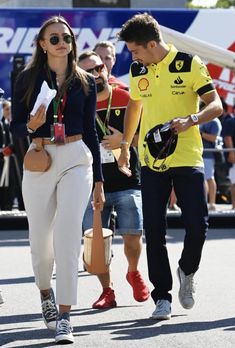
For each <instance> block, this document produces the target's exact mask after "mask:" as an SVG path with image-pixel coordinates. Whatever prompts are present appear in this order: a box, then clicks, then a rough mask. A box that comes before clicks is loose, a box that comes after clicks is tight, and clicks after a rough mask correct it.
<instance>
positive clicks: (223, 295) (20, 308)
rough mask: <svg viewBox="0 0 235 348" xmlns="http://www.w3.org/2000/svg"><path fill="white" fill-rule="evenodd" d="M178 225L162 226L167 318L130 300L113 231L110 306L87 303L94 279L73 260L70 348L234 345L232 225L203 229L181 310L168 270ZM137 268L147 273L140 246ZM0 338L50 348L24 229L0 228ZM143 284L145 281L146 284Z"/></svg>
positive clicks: (95, 288) (176, 251) (94, 293)
mask: <svg viewBox="0 0 235 348" xmlns="http://www.w3.org/2000/svg"><path fill="white" fill-rule="evenodd" d="M182 239H183V231H182V230H169V234H168V251H169V256H170V261H171V266H172V270H173V271H174V289H173V291H172V293H173V316H172V319H171V320H170V321H154V320H152V319H150V318H149V316H150V314H151V313H152V311H153V309H154V304H153V302H152V300H151V299H150V300H148V301H147V302H145V303H137V302H135V301H134V299H133V298H132V292H131V288H130V286H129V284H128V283H127V282H126V280H125V273H126V261H125V258H124V256H123V246H122V241H121V239H120V238H115V239H114V244H113V250H114V255H115V256H114V258H113V261H112V270H113V279H114V286H115V290H116V296H117V302H118V307H117V308H115V309H112V310H106V311H99V310H92V309H91V304H92V302H93V301H94V300H95V299H96V298H97V297H98V295H99V291H100V286H99V285H98V282H97V279H96V277H95V276H91V275H88V274H87V273H86V272H82V263H81V262H80V273H79V290H78V298H79V300H78V305H77V306H76V307H74V308H73V311H72V317H71V319H72V323H73V325H74V335H75V344H74V345H73V347H82V348H83V347H104V348H106V347H114V348H115V347H122V348H123V347H128V348H129V347H158V348H171V347H176V348H177V347H181V348H204V347H205V348H210V347H213V348H234V347H235V295H234V294H235V275H234V274H235V273H234V267H235V266H234V265H235V231H234V230H233V229H228V230H223V229H219V230H210V231H209V233H208V239H207V242H206V244H205V248H204V253H203V258H202V263H201V268H200V270H199V272H198V273H197V277H196V280H197V303H196V305H195V307H194V308H193V309H192V310H190V311H187V310H184V309H183V308H181V306H180V305H179V303H178V299H177V291H178V281H177V279H176V275H175V270H176V268H177V260H178V258H179V255H180V252H181V248H182ZM140 269H141V271H142V273H143V275H144V277H145V278H146V279H147V269H146V255H145V248H144V249H143V253H142V256H141V262H140ZM0 274H1V280H0V287H1V289H2V292H3V295H4V297H5V303H4V304H3V305H1V306H0V313H1V317H0V345H2V346H3V347H14V348H18V347H38V348H39V347H53V346H54V337H53V333H51V332H49V331H48V330H47V329H46V328H45V327H44V324H43V323H42V321H41V314H40V303H39V295H38V291H37V289H36V287H35V285H34V280H33V274H32V269H31V259H30V251H29V246H28V240H27V231H0ZM149 286H150V288H151V285H150V284H149Z"/></svg>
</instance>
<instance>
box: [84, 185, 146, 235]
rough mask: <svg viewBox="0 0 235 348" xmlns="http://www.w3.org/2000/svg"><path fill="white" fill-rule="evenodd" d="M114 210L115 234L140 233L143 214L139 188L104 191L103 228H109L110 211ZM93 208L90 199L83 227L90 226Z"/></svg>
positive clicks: (87, 227)
mask: <svg viewBox="0 0 235 348" xmlns="http://www.w3.org/2000/svg"><path fill="white" fill-rule="evenodd" d="M113 211H115V212H116V216H117V228H116V229H115V234H119V235H123V234H134V235H142V232H143V215H142V200H141V191H140V190H135V189H131V190H124V191H118V192H108V193H105V204H104V209H103V211H102V223H103V227H104V228H109V226H110V218H111V213H112V212H113ZM92 216H93V209H92V205H91V199H90V201H89V203H88V206H87V209H86V212H85V215H84V219H83V229H84V230H87V229H89V228H91V227H92Z"/></svg>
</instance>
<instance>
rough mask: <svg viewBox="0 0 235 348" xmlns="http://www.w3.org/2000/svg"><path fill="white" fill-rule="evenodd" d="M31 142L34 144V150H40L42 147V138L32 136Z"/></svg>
mask: <svg viewBox="0 0 235 348" xmlns="http://www.w3.org/2000/svg"><path fill="white" fill-rule="evenodd" d="M33 142H34V144H35V145H36V148H35V150H36V151H41V150H42V149H43V139H42V138H34V139H33Z"/></svg>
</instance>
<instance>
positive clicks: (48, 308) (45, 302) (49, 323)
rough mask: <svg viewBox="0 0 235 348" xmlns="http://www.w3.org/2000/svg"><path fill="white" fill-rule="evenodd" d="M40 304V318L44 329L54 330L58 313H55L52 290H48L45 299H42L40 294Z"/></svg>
mask: <svg viewBox="0 0 235 348" xmlns="http://www.w3.org/2000/svg"><path fill="white" fill-rule="evenodd" d="M41 303H42V317H43V320H44V323H45V325H46V327H47V328H48V329H49V330H55V329H56V318H57V315H58V311H57V306H56V303H55V295H54V292H53V289H50V293H49V295H48V296H47V297H43V296H42V294H41Z"/></svg>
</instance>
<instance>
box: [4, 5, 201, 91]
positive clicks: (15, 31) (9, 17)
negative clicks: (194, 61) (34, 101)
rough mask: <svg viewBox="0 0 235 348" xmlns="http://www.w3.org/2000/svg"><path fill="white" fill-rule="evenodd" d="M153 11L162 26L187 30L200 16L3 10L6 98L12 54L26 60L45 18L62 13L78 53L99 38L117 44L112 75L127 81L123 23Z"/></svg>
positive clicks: (179, 12)
mask: <svg viewBox="0 0 235 348" xmlns="http://www.w3.org/2000/svg"><path fill="white" fill-rule="evenodd" d="M145 11H147V12H149V13H151V14H152V15H153V16H154V17H155V18H156V19H157V20H158V22H159V23H160V24H161V25H164V26H166V27H169V28H172V29H175V30H178V31H180V32H186V31H187V29H188V27H189V26H190V25H191V24H192V22H193V21H194V19H195V17H196V16H197V13H198V11H197V10H195V11H194V10H191V11H188V10H151V11H150V10H149V9H141V10H136V9H135V10H130V9H66V10H64V9H0V67H1V74H0V87H1V88H3V89H4V90H5V97H10V96H11V79H10V76H11V72H12V69H13V57H14V56H15V55H22V56H23V57H24V58H25V61H28V59H29V58H30V57H31V55H32V52H33V41H34V38H35V36H36V34H37V33H38V31H39V28H40V26H41V24H42V22H43V21H45V20H47V19H48V18H49V17H51V16H54V15H62V16H64V17H65V18H66V20H67V21H68V22H69V24H70V25H71V27H72V28H73V30H74V32H75V35H76V38H77V44H78V48H79V53H81V52H82V51H84V50H86V49H93V47H94V46H95V44H96V43H97V41H101V40H110V41H112V42H114V43H115V46H116V52H117V61H116V64H115V66H114V69H113V72H112V73H113V74H114V75H116V76H119V77H120V78H121V79H122V80H123V81H125V82H127V83H128V75H127V74H128V70H129V66H130V63H131V55H130V53H129V52H128V50H127V48H126V46H125V43H124V42H117V40H116V34H117V32H119V31H120V28H121V26H122V24H123V23H124V22H125V21H126V20H128V19H129V18H130V17H132V16H133V15H134V14H136V13H139V12H145Z"/></svg>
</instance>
